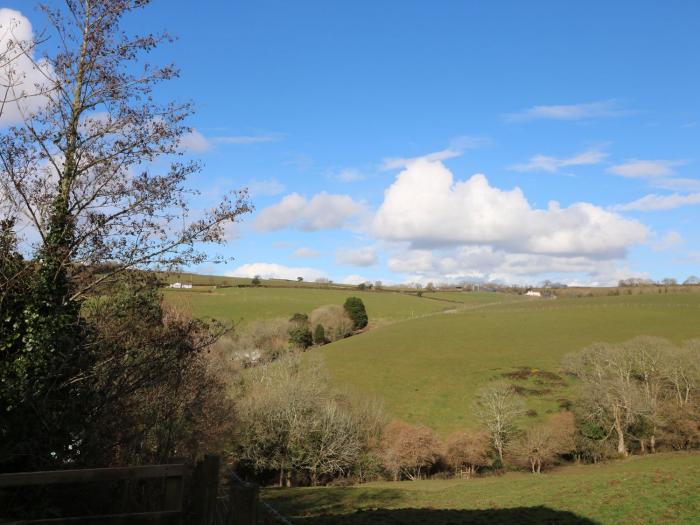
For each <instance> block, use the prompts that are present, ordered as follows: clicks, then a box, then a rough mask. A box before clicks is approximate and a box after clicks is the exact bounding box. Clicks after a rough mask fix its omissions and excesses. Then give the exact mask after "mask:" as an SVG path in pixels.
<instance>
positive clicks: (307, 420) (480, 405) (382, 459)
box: [230, 337, 700, 486]
mask: <svg viewBox="0 0 700 525" xmlns="http://www.w3.org/2000/svg"><path fill="white" fill-rule="evenodd" d="M300 356H301V354H288V355H287V356H285V358H283V359H281V360H278V361H276V362H274V363H268V364H266V365H261V366H258V367H255V368H254V370H253V371H252V373H249V374H239V375H238V379H237V387H236V389H235V392H236V393H235V395H234V403H235V405H236V407H237V411H236V414H237V418H239V420H238V421H239V424H238V425H237V428H238V429H239V431H238V432H237V433H236V434H235V436H234V439H233V440H232V448H231V456H230V459H231V461H232V462H234V463H235V464H236V465H237V467H238V468H239V469H240V470H241V472H242V473H244V474H247V475H249V476H253V477H257V479H259V480H261V481H267V482H270V483H277V484H280V485H287V486H289V485H291V484H293V483H296V484H319V483H331V482H336V481H338V480H344V481H346V482H363V481H367V480H372V479H390V480H401V479H409V480H414V479H420V478H427V477H434V476H439V477H444V476H457V477H466V478H470V477H473V476H475V475H477V474H479V473H496V472H499V471H502V470H504V469H525V470H528V471H530V472H533V473H541V472H543V471H545V470H547V469H549V468H551V467H552V466H554V465H558V464H565V463H570V462H590V463H595V462H599V461H603V460H612V459H615V458H620V457H626V456H628V455H630V454H646V453H655V452H657V451H658V450H687V449H693V448H697V447H698V446H700V405H699V403H698V395H699V394H700V367H699V366H698V363H700V341H697V340H694V341H688V342H685V343H683V344H682V345H680V346H676V345H674V344H672V343H670V342H669V341H667V340H665V339H660V338H652V337H637V338H635V339H632V340H630V341H627V342H625V343H621V344H609V343H601V344H594V345H591V346H589V347H587V348H585V349H583V350H582V351H580V352H576V353H573V354H571V355H568V356H566V358H565V359H564V363H563V370H564V372H565V373H566V374H568V375H569V376H570V378H571V380H572V381H574V383H575V391H576V397H575V399H574V401H573V402H572V403H569V404H567V405H564V406H562V407H561V408H560V410H559V411H558V412H555V413H553V414H551V415H549V416H548V417H547V419H546V420H544V421H542V422H539V423H534V424H525V422H526V419H525V417H524V416H525V415H526V412H527V411H526V404H525V402H524V400H523V398H522V395H521V393H519V392H518V389H517V388H515V386H514V385H513V384H511V383H509V382H507V381H504V380H499V381H493V382H490V383H488V384H486V385H485V386H484V387H482V388H481V389H480V390H479V391H478V392H477V393H476V395H475V398H474V400H473V402H472V404H471V406H469V405H467V406H465V412H467V411H470V412H471V413H472V414H473V415H474V416H475V420H476V421H477V422H478V425H477V426H476V428H474V429H471V430H464V431H457V432H454V433H453V434H451V435H448V436H446V437H445V438H444V439H443V438H442V437H441V436H440V435H438V434H437V433H436V432H434V431H433V430H432V429H430V428H429V427H427V426H424V425H420V424H417V425H414V424H410V423H407V422H405V421H398V420H391V419H390V418H389V417H388V415H387V413H386V412H385V411H384V410H383V409H382V407H381V404H378V403H376V402H371V401H368V400H362V401H360V402H358V398H357V396H356V395H354V396H349V395H348V394H346V393H344V392H342V391H338V390H335V389H334V388H333V387H332V384H331V382H330V381H329V379H328V377H327V375H326V373H325V371H324V369H323V366H322V362H321V361H320V357H319V356H314V359H312V360H307V361H305V360H303V359H302V358H301V357H300Z"/></svg>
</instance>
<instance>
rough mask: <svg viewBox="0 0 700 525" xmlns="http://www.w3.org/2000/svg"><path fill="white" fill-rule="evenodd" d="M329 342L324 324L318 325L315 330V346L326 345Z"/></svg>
mask: <svg viewBox="0 0 700 525" xmlns="http://www.w3.org/2000/svg"><path fill="white" fill-rule="evenodd" d="M327 342H328V340H327V339H326V331H325V330H324V328H323V325H322V324H317V325H316V328H315V329H314V344H317V345H325V344H326V343H327Z"/></svg>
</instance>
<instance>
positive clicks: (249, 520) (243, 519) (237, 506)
mask: <svg viewBox="0 0 700 525" xmlns="http://www.w3.org/2000/svg"><path fill="white" fill-rule="evenodd" d="M257 520H258V486H257V485H256V484H254V483H246V482H241V481H237V480H235V479H234V480H231V487H230V493H229V516H228V520H227V525H256V523H257Z"/></svg>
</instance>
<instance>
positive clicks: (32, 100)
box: [0, 8, 53, 125]
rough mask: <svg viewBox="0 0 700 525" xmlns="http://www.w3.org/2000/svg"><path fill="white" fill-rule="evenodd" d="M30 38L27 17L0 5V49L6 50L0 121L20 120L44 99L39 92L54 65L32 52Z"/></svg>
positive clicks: (47, 84) (46, 84) (0, 81)
mask: <svg viewBox="0 0 700 525" xmlns="http://www.w3.org/2000/svg"><path fill="white" fill-rule="evenodd" d="M33 38H34V34H33V32H32V24H31V22H30V21H29V19H28V18H27V17H25V16H24V15H23V14H22V13H20V12H19V11H15V10H14V9H7V8H0V49H1V50H2V51H3V52H4V51H7V55H6V56H5V58H4V60H3V61H2V64H1V65H0V88H1V89H2V92H3V98H4V93H5V91H6V90H8V91H7V99H8V102H7V103H6V104H5V105H4V107H2V114H0V125H11V124H16V123H18V122H21V121H22V114H23V113H24V114H25V115H26V114H28V113H32V112H33V111H36V110H37V109H39V108H40V107H41V106H43V105H44V104H45V103H46V98H45V96H44V95H43V94H41V93H42V92H45V90H47V89H48V88H49V87H50V80H49V79H50V78H51V77H53V69H52V67H51V64H50V63H49V62H48V61H46V60H45V59H40V58H36V57H35V56H34V50H33V48H32V46H33ZM22 49H24V50H26V52H25V53H23V52H22Z"/></svg>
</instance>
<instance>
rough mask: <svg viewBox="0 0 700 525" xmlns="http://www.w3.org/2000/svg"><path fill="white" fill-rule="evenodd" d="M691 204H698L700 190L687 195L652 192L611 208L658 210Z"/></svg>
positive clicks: (699, 202)
mask: <svg viewBox="0 0 700 525" xmlns="http://www.w3.org/2000/svg"><path fill="white" fill-rule="evenodd" d="M692 204H700V192H698V193H690V194H688V195H681V194H680V193H674V194H672V195H657V194H654V193H652V194H650V195H645V196H644V197H642V198H641V199H637V200H636V201H632V202H628V203H627V204H618V205H616V206H613V207H612V209H613V210H615V211H659V210H672V209H674V208H680V207H681V206H688V205H692Z"/></svg>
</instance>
